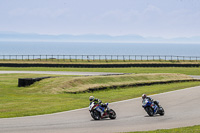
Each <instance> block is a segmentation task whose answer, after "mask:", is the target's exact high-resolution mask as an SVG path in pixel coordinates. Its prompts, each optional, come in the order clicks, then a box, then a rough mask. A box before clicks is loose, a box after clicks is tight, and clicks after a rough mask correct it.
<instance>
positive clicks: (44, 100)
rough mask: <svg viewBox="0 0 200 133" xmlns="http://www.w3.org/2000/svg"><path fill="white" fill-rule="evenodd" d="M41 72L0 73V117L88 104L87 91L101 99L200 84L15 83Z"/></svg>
mask: <svg viewBox="0 0 200 133" xmlns="http://www.w3.org/2000/svg"><path fill="white" fill-rule="evenodd" d="M40 76H47V75H35V74H1V75H0V92H1V93H0V101H1V102H0V112H1V113H0V118H8V117H21V116H32V115H39V114H50V113H55V112H61V111H67V110H72V109H79V108H83V107H88V105H89V101H88V97H89V96H90V95H93V96H95V97H97V98H100V99H101V100H102V101H103V102H115V101H120V100H125V99H131V98H135V97H140V96H141V95H142V94H143V93H146V94H148V95H149V94H156V93H161V92H167V91H173V90H177V89H183V88H187V87H192V86H199V85H200V82H199V81H196V82H184V83H172V84H165V85H152V86H143V87H127V88H118V89H115V90H111V89H107V90H103V91H96V92H94V93H80V94H66V93H59V94H52V93H48V89H49V88H46V89H47V90H46V91H47V93H41V92H40V91H38V90H40V89H42V88H41V86H39V85H38V88H37V91H34V90H32V89H31V87H32V86H31V87H30V88H29V87H28V88H27V87H17V80H18V78H25V77H40ZM36 84H37V83H36ZM33 86H35V85H33ZM36 86H37V85H36ZM36 86H35V87H36Z"/></svg>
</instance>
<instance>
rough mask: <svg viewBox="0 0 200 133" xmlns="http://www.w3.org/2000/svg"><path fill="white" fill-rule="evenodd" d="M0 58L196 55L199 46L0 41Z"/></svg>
mask: <svg viewBox="0 0 200 133" xmlns="http://www.w3.org/2000/svg"><path fill="white" fill-rule="evenodd" d="M0 55H174V56H200V43H199V44H190V43H184V44H181V43H180V44H177V43H97V42H0Z"/></svg>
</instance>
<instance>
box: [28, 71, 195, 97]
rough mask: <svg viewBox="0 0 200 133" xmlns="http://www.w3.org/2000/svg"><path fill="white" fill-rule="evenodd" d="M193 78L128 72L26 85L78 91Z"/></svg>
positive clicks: (43, 89) (44, 89) (45, 90)
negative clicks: (128, 73) (125, 73)
mask: <svg viewBox="0 0 200 133" xmlns="http://www.w3.org/2000/svg"><path fill="white" fill-rule="evenodd" d="M182 80H193V79H192V78H191V77H189V76H187V75H184V74H164V73H156V74H130V75H113V76H87V77H57V78H51V79H45V80H42V81H40V82H38V83H37V84H35V85H33V86H31V87H28V88H27V90H34V91H38V92H41V93H52V94H56V93H63V92H67V93H80V92H89V91H95V90H103V89H108V88H117V87H122V86H123V87H127V86H139V85H140V86H142V85H143V86H144V85H146V84H153V83H162V82H169V81H171V82H173V81H182Z"/></svg>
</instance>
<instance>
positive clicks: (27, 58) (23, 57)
mask: <svg viewBox="0 0 200 133" xmlns="http://www.w3.org/2000/svg"><path fill="white" fill-rule="evenodd" d="M0 60H1V61H14V60H15V61H20V60H22V61H23V60H24V61H62V62H78V61H79V62H81V61H82V62H92V61H93V62H95V61H99V62H103V61H104V62H105V61H106V62H109V61H111V62H118V61H124V62H126V61H130V62H131V61H193V62H198V61H200V56H173V55H0Z"/></svg>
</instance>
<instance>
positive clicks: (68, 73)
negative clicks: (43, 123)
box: [0, 71, 123, 76]
mask: <svg viewBox="0 0 200 133" xmlns="http://www.w3.org/2000/svg"><path fill="white" fill-rule="evenodd" d="M9 73H32V74H54V75H86V76H92V75H120V74H123V73H109V72H67V71H0V74H9Z"/></svg>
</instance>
